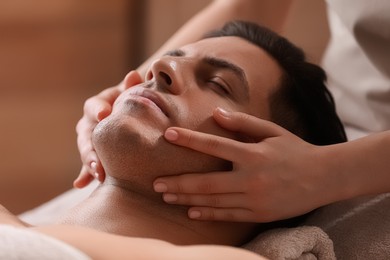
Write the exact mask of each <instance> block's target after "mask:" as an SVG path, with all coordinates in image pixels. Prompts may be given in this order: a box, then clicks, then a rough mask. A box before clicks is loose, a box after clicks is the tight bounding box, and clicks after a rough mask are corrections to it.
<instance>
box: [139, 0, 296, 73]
mask: <svg viewBox="0 0 390 260" xmlns="http://www.w3.org/2000/svg"><path fill="white" fill-rule="evenodd" d="M291 3H292V0H278V1H270V0H261V1H259V0H215V1H213V2H212V3H210V4H209V5H208V6H206V7H205V8H204V9H203V10H202V11H201V12H199V13H198V14H196V15H195V16H193V17H192V18H191V19H190V20H189V21H188V22H187V23H185V24H184V25H183V26H182V27H181V28H180V29H179V30H178V31H177V32H176V33H175V34H174V35H173V36H172V37H171V38H170V39H169V40H168V41H167V42H166V43H165V44H164V45H163V46H162V47H161V48H160V49H158V50H157V52H155V53H154V54H153V55H152V56H151V57H150V58H149V59H147V60H146V61H145V62H144V63H143V64H142V65H141V66H140V67H139V68H138V71H139V72H140V73H141V74H142V75H144V74H145V72H146V70H147V66H148V65H149V64H150V62H151V61H153V60H154V59H155V58H156V57H159V56H161V55H162V54H164V53H165V52H166V51H168V50H171V49H174V48H177V47H180V46H182V45H185V44H188V43H191V42H194V41H196V40H199V39H200V38H201V37H202V36H203V35H204V34H205V33H206V32H208V31H211V30H214V29H217V28H219V27H221V26H222V25H223V24H225V23H226V22H227V21H230V20H247V21H252V22H255V23H259V24H263V25H265V26H267V27H269V28H271V29H273V30H275V31H278V32H280V31H281V30H282V27H283V25H284V22H285V18H286V17H287V14H288V11H289V9H290V6H291Z"/></svg>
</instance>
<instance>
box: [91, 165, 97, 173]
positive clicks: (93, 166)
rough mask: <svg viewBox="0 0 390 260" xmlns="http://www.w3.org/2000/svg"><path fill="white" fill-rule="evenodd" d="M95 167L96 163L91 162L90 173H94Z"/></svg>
mask: <svg viewBox="0 0 390 260" xmlns="http://www.w3.org/2000/svg"><path fill="white" fill-rule="evenodd" d="M96 166H97V164H96V162H91V169H92V171H94V172H96ZM95 174H96V173H95Z"/></svg>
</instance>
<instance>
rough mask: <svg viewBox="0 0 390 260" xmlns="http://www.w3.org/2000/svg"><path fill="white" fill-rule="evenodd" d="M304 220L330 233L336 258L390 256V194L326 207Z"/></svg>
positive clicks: (382, 257)
mask: <svg viewBox="0 0 390 260" xmlns="http://www.w3.org/2000/svg"><path fill="white" fill-rule="evenodd" d="M305 223H306V224H307V225H315V226H319V227H321V228H322V229H323V230H324V231H325V232H326V233H327V234H328V235H329V237H330V238H331V239H332V241H333V244H334V250H335V253H336V257H337V259H342V260H349V259H353V260H355V259H364V260H366V259H369V260H371V259H375V260H382V259H383V260H385V259H386V260H387V259H390V193H386V194H382V195H379V196H367V197H361V198H357V199H353V200H348V201H343V202H339V203H335V204H332V205H329V206H326V207H323V208H321V209H319V210H317V211H316V212H314V214H313V215H311V216H310V217H309V218H308V220H307V221H306V222H305Z"/></svg>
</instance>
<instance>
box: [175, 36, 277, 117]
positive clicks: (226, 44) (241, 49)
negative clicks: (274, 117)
mask: <svg viewBox="0 0 390 260" xmlns="http://www.w3.org/2000/svg"><path fill="white" fill-rule="evenodd" d="M181 49H182V50H183V51H184V52H185V53H186V56H189V57H194V58H199V59H202V58H204V57H216V58H222V59H224V60H226V61H228V62H230V63H233V64H235V65H237V66H238V67H240V68H241V69H242V70H243V71H244V73H245V76H246V78H247V81H248V85H249V97H250V100H249V102H250V103H255V104H257V106H255V105H254V106H251V107H250V111H249V112H250V113H251V114H253V115H255V116H260V117H263V118H264V117H267V115H269V110H268V101H269V96H270V94H271V93H273V91H274V90H275V89H276V88H277V86H278V85H279V80H280V77H281V75H282V70H281V68H280V66H279V65H278V64H277V62H276V61H275V60H274V59H273V58H272V57H271V56H270V55H268V53H267V52H266V51H264V50H263V49H261V48H260V47H258V46H256V45H254V44H252V43H251V42H249V41H247V40H244V39H242V38H239V37H235V36H228V37H215V38H207V39H203V40H200V41H198V42H195V43H193V44H189V45H186V46H184V47H183V48H181ZM259 113H260V114H259Z"/></svg>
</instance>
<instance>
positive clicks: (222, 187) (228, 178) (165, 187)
mask: <svg viewBox="0 0 390 260" xmlns="http://www.w3.org/2000/svg"><path fill="white" fill-rule="evenodd" d="M241 179H242V178H241V176H240V175H239V174H234V173H232V172H212V173H207V174H205V173H201V174H195V173H194V174H184V175H179V176H171V177H162V178H158V179H156V180H155V181H154V183H153V187H154V190H155V191H156V192H169V193H196V194H213V193H214V194H215V193H234V192H243V187H244V185H241V182H242V181H241Z"/></svg>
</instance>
